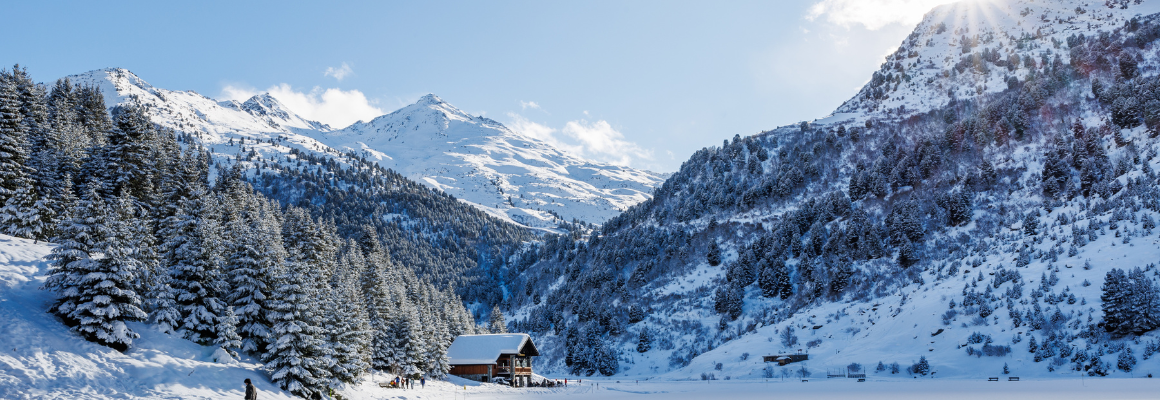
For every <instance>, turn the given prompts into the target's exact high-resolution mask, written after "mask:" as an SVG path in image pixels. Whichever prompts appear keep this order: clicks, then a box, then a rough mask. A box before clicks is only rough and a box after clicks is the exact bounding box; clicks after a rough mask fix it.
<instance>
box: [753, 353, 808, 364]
mask: <svg viewBox="0 0 1160 400" xmlns="http://www.w3.org/2000/svg"><path fill="white" fill-rule="evenodd" d="M761 358H762V360H763V361H765V362H775V363H777V365H781V366H785V365H786V364H790V363H795V362H798V361H806V360H809V359H810V355H809V354H801V353H799V354H779V355H774V356H762V357H761Z"/></svg>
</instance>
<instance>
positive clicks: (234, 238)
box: [219, 183, 286, 356]
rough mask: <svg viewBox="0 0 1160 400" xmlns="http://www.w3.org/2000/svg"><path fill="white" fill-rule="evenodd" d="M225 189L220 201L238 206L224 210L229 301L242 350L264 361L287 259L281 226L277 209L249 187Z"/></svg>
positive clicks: (237, 186) (239, 186)
mask: <svg viewBox="0 0 1160 400" xmlns="http://www.w3.org/2000/svg"><path fill="white" fill-rule="evenodd" d="M230 185H233V184H232V183H230ZM226 190H227V192H226V193H225V195H224V196H223V198H222V199H221V200H219V201H222V202H223V203H229V204H232V205H233V206H234V207H233V208H230V209H227V210H224V211H226V213H225V215H226V217H225V221H226V222H225V231H226V235H225V236H226V237H227V238H228V239H227V243H226V244H225V248H226V250H225V254H226V257H225V258H226V261H225V262H226V267H225V270H226V273H227V274H229V284H230V286H231V287H232V291H231V292H230V294H229V296H228V298H227V301H228V302H229V305H231V306H233V307H234V312H235V313H237V315H238V323H239V325H238V334H239V335H240V336H241V337H242V351H245V352H249V353H251V354H254V355H257V356H261V355H262V354H265V353H266V346H267V345H268V344H270V342H271V340H272V339H271V335H272V331H271V330H270V327H271V325H272V322H271V320H270V319H269V318H270V317H269V316H268V315H267V314H268V313H269V312H268V305H267V303H268V302H269V301H270V291H271V290H272V289H273V287H272V286H271V279H273V278H274V277H275V276H276V275H275V274H274V273H273V272H274V271H275V269H276V268H279V267H280V265H279V264H281V263H282V262H283V261H284V260H285V258H286V255H285V249H283V248H282V238H281V225H280V222H279V221H278V215H276V214H277V209H276V208H274V207H273V206H272V205H270V204H267V203H266V202H265V201H263V200H260V199H256V198H253V197H252V194H251V193H250V192H249V186H248V185H246V184H240V183H239V184H237V185H236V186H233V188H232V189H226ZM238 208H241V210H238Z"/></svg>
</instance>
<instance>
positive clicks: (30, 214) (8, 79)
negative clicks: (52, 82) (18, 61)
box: [0, 72, 46, 239]
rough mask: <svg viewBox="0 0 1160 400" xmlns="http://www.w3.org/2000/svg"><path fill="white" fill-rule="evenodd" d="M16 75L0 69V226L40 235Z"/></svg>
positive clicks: (17, 233) (14, 232)
mask: <svg viewBox="0 0 1160 400" xmlns="http://www.w3.org/2000/svg"><path fill="white" fill-rule="evenodd" d="M16 80H17V79H16V78H15V77H14V76H13V75H12V74H9V73H7V72H3V73H0V206H2V208H0V228H3V232H4V233H6V234H9V235H13V236H18V237H24V238H30V239H44V234H45V233H46V232H45V228H44V226H43V225H42V224H40V223H38V222H39V221H40V220H41V218H40V213H39V211H40V210H39V207H37V203H36V200H37V199H36V191H35V187H33V181H32V179H31V178H30V176H29V172H30V171H29V169H28V151H29V149H28V146H29V144H28V133H29V132H28V131H29V129H30V127H29V126H28V123H27V122H26V119H25V116H24V113H23V112H22V111H23V110H22V102H21V95H20V90H19V88H18V87H17V82H16Z"/></svg>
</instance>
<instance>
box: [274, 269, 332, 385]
mask: <svg viewBox="0 0 1160 400" xmlns="http://www.w3.org/2000/svg"><path fill="white" fill-rule="evenodd" d="M273 272H275V274H277V276H278V278H277V279H276V281H275V282H276V283H275V286H274V289H273V291H272V292H271V298H270V301H269V307H270V308H269V312H268V315H269V318H270V321H271V322H272V323H273V326H272V327H271V334H272V335H271V336H272V339H273V340H272V341H271V342H270V344H269V346H267V351H266V354H265V356H264V357H263V359H265V360H266V369H267V370H269V371H270V380H271V381H273V382H274V383H275V384H277V385H278V387H280V388H282V389H283V390H287V391H289V392H291V393H294V394H296V395H299V396H302V397H308V396H310V395H311V394H312V393H314V392H317V391H321V390H322V389H323V388H324V386H325V384H326V383H327V382H328V380H329V376H328V373H327V371H326V365H325V362H324V358H325V357H326V356H328V354H326V350H327V349H326V347H325V346H324V345H323V343H322V340H321V339H320V338H321V337H322V336H323V332H321V329H319V321H318V320H317V319H316V318H317V315H316V312H315V311H316V310H314V309H312V306H313V304H312V303H313V302H312V301H311V299H310V298H309V296H310V295H311V293H309V290H308V286H309V285H308V283H307V278H306V276H305V274H304V273H303V272H304V271H295V270H292V269H289V268H274V269H273Z"/></svg>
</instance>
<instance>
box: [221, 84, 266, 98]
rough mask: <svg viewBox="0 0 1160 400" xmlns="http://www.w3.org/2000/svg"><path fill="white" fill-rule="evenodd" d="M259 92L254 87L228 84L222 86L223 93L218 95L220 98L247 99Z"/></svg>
mask: <svg viewBox="0 0 1160 400" xmlns="http://www.w3.org/2000/svg"><path fill="white" fill-rule="evenodd" d="M257 94H258V90H257V89H254V88H252V87H242V86H234V85H226V86H225V87H223V88H222V93H221V94H220V95H218V98H219V99H222V100H237V101H246V100H249V99H250V98H251V97H254V96H255V95H257Z"/></svg>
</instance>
